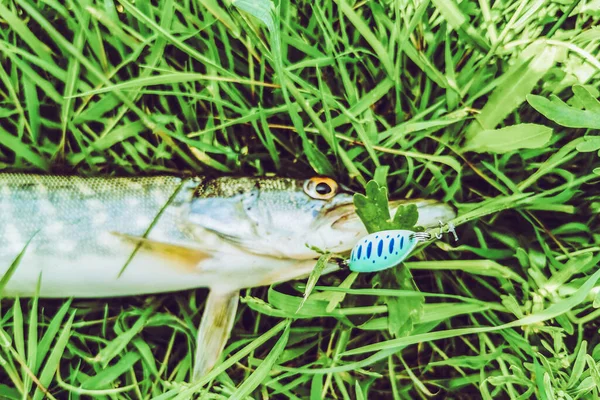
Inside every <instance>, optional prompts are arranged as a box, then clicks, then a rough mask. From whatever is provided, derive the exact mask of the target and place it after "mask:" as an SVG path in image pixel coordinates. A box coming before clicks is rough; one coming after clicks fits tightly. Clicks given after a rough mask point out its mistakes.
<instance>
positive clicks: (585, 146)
mask: <svg viewBox="0 0 600 400" xmlns="http://www.w3.org/2000/svg"><path fill="white" fill-rule="evenodd" d="M576 148H577V151H580V152H582V153H588V152H592V151H596V150H600V136H588V137H586V138H585V141H583V142H581V143H579V144H578V145H577V147H576Z"/></svg>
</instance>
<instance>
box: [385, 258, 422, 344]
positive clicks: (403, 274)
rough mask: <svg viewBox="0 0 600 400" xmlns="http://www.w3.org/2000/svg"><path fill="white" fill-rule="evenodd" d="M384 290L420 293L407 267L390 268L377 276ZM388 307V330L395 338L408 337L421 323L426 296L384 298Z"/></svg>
mask: <svg viewBox="0 0 600 400" xmlns="http://www.w3.org/2000/svg"><path fill="white" fill-rule="evenodd" d="M377 281H379V283H380V285H381V287H382V288H384V289H399V290H412V291H415V292H418V291H419V289H418V288H417V285H416V284H415V282H414V280H413V277H412V275H411V273H410V271H409V269H408V268H406V266H404V265H402V266H401V267H400V268H390V269H387V270H384V271H381V272H380V273H379V274H378V275H377ZM383 301H384V302H385V304H386V305H387V307H388V330H389V332H390V334H391V335H392V336H394V337H404V336H408V335H409V334H410V333H411V332H412V330H413V327H414V326H415V324H416V323H418V322H419V320H420V318H421V316H422V315H423V310H424V307H425V297H424V296H384V297H383Z"/></svg>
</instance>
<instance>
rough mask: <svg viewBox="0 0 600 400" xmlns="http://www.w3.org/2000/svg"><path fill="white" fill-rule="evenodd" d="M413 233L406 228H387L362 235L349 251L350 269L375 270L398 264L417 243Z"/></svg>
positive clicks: (355, 270)
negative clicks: (386, 229)
mask: <svg viewBox="0 0 600 400" xmlns="http://www.w3.org/2000/svg"><path fill="white" fill-rule="evenodd" d="M414 234H415V232H413V231H408V230H388V231H381V232H376V233H372V234H370V235H368V236H366V237H364V238H363V239H361V240H360V242H358V244H357V245H356V246H354V248H353V249H352V252H351V253H350V260H349V266H350V270H352V271H354V272H375V271H381V270H384V269H388V268H392V267H394V266H396V265H398V264H400V263H401V262H402V261H404V260H405V259H406V257H408V256H409V255H410V253H411V252H412V251H413V250H414V248H415V247H416V245H417V243H418V240H416V239H415V238H414Z"/></svg>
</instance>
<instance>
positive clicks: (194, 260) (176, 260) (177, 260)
mask: <svg viewBox="0 0 600 400" xmlns="http://www.w3.org/2000/svg"><path fill="white" fill-rule="evenodd" d="M111 233H112V234H113V235H115V236H117V237H118V238H119V239H121V240H122V241H124V242H127V243H130V244H132V245H133V246H135V248H134V250H133V252H132V253H131V256H130V257H129V260H128V261H127V264H129V262H130V261H131V259H133V257H134V256H135V254H136V253H137V252H138V251H142V250H143V251H148V252H151V253H152V254H153V255H156V256H157V257H161V258H165V259H166V260H167V261H168V262H169V263H170V264H172V265H175V266H183V267H184V268H185V269H186V270H192V271H195V270H196V267H197V266H198V264H199V263H200V262H201V261H202V260H205V259H207V258H210V257H211V255H210V254H209V253H207V252H204V251H202V250H199V249H194V248H191V247H186V246H182V245H178V244H173V243H166V242H160V241H157V240H153V239H147V238H143V237H139V236H131V235H127V234H124V233H118V232H111ZM127 264H126V265H127ZM124 269H125V268H123V270H124Z"/></svg>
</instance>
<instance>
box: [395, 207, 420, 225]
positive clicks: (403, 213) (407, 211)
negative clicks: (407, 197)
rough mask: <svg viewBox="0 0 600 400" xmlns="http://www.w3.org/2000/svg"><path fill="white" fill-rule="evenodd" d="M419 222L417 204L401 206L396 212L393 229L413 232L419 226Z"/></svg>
mask: <svg viewBox="0 0 600 400" xmlns="http://www.w3.org/2000/svg"><path fill="white" fill-rule="evenodd" d="M418 220H419V211H418V209H417V205H416V204H409V205H407V206H400V207H398V209H397V210H396V214H395V215H394V219H393V220H392V225H394V228H393V229H407V230H411V229H413V228H414V227H415V225H416V224H417V221H418Z"/></svg>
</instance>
